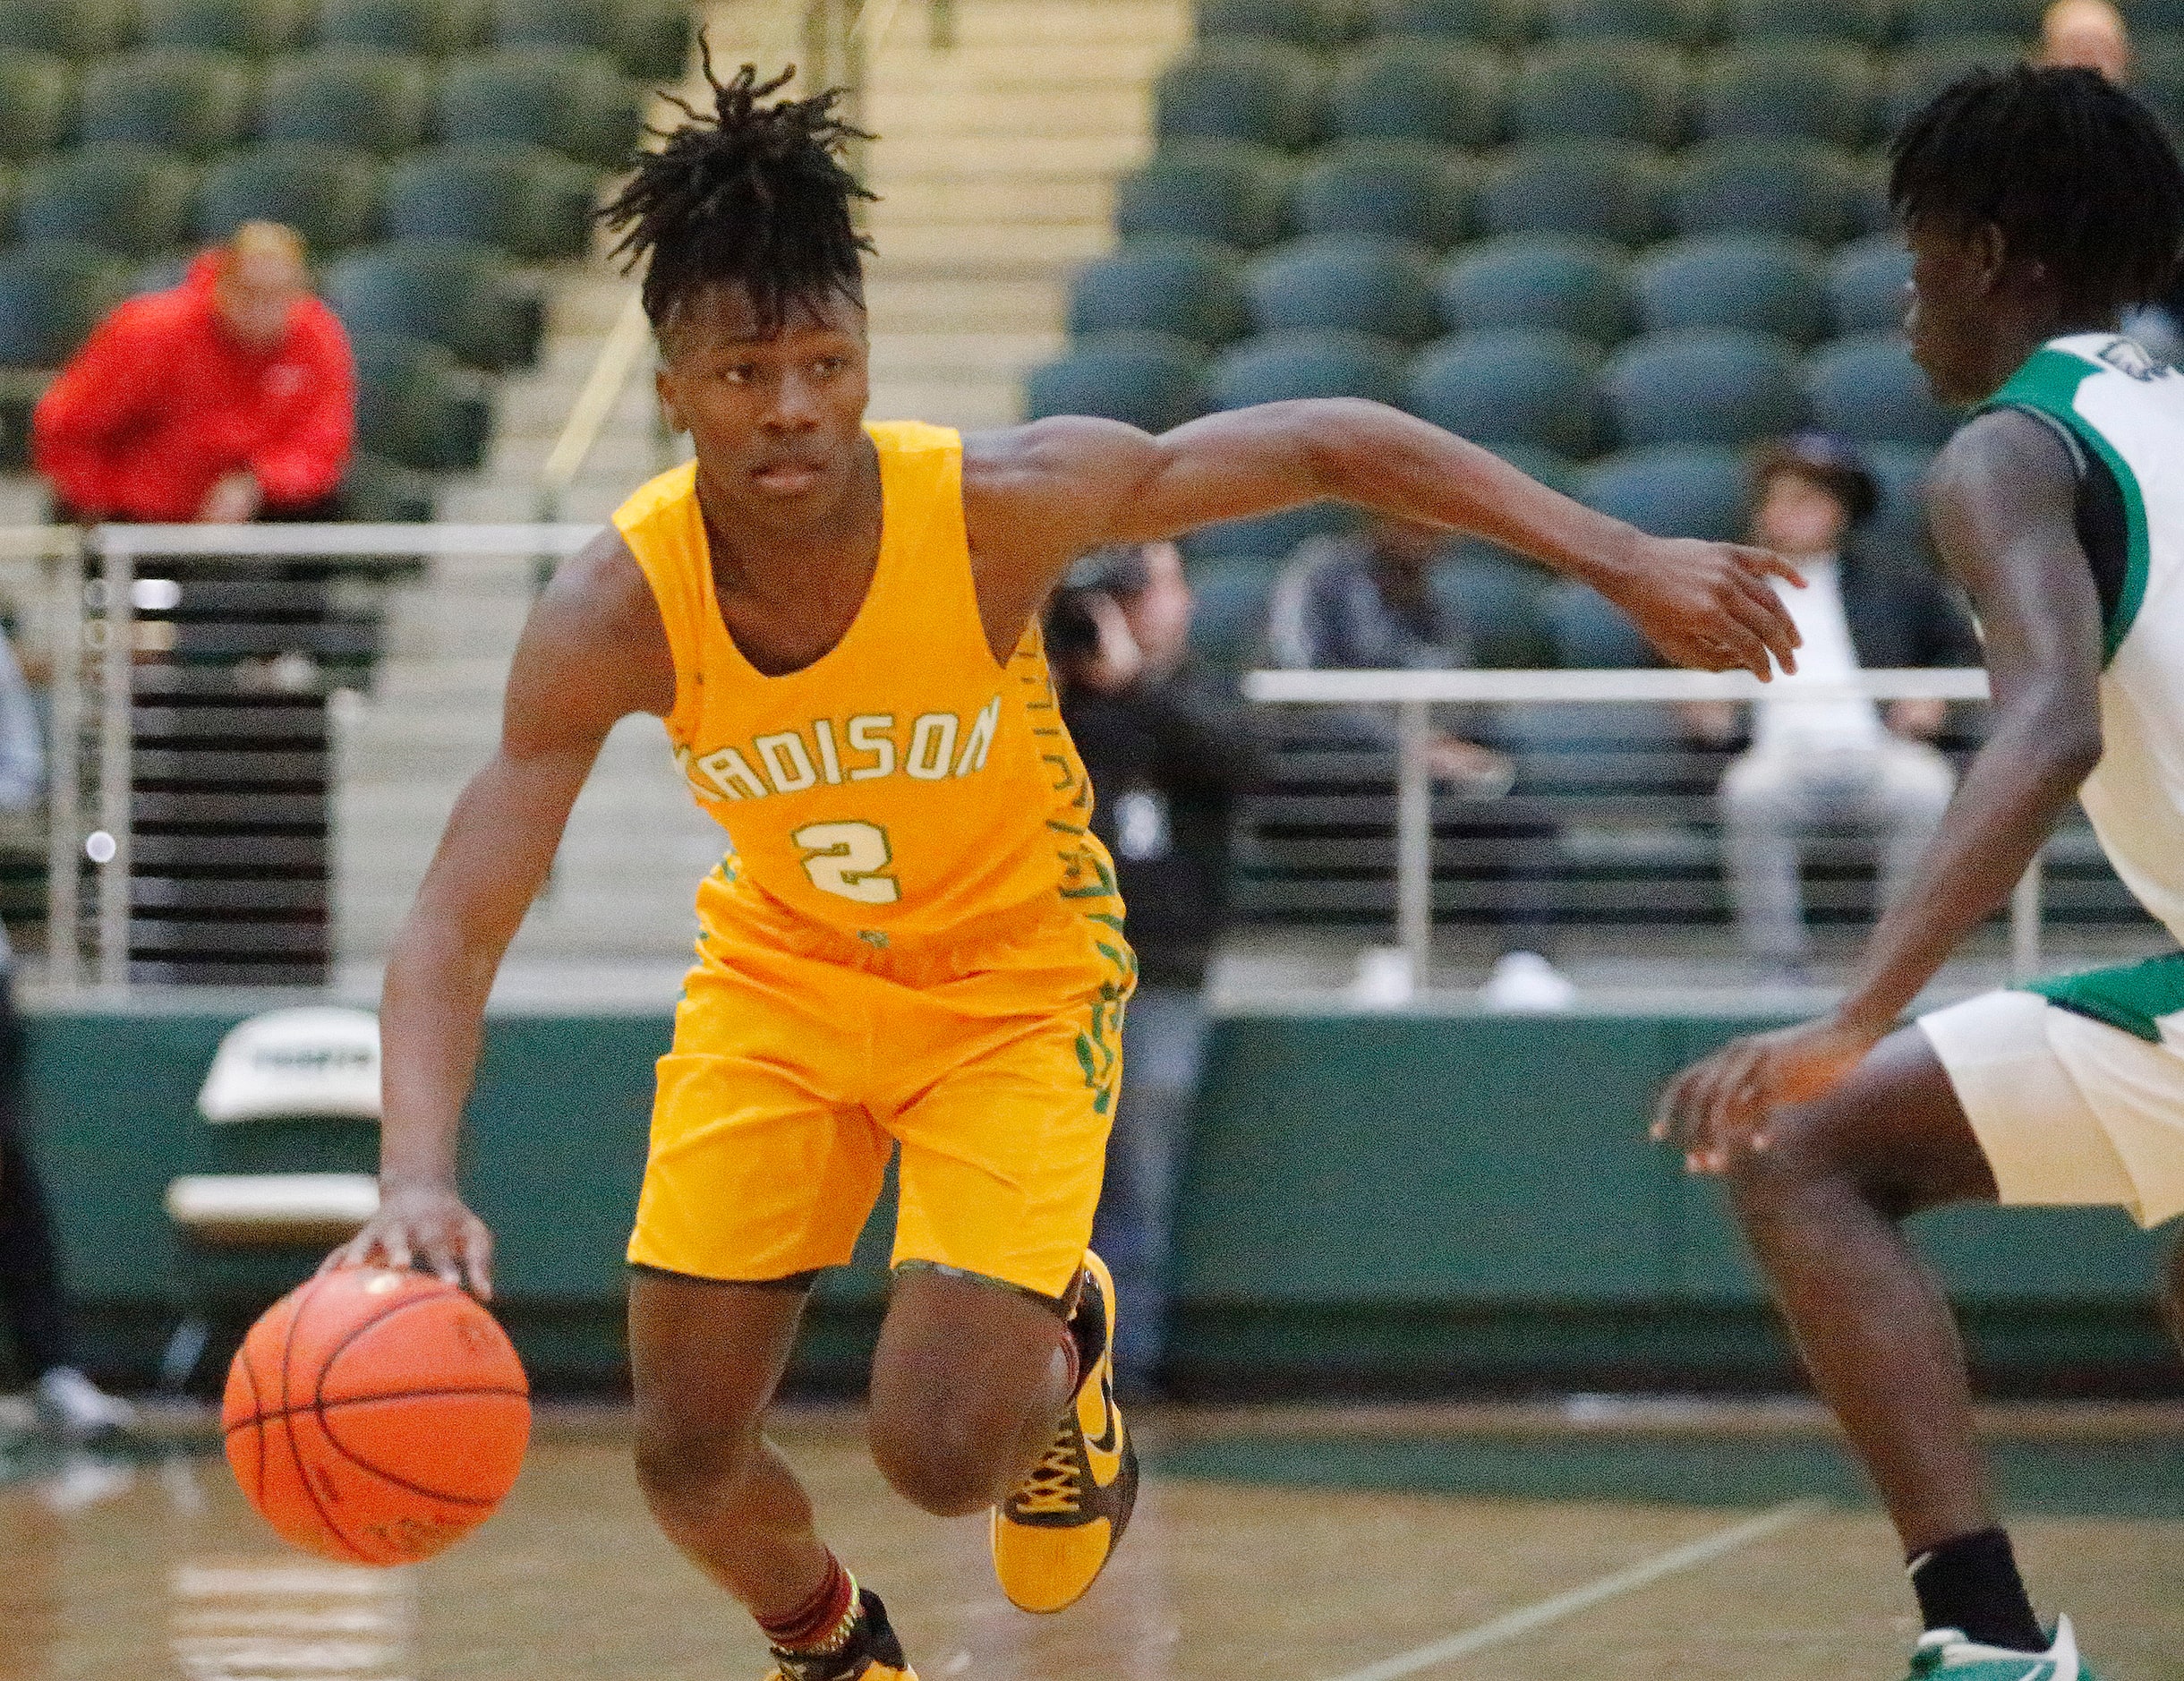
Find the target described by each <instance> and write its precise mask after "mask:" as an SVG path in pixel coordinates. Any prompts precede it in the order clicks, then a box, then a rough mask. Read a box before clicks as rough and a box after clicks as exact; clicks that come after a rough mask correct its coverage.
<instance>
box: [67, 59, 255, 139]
mask: <svg viewBox="0 0 2184 1681" xmlns="http://www.w3.org/2000/svg"><path fill="white" fill-rule="evenodd" d="M251 104H252V101H251V68H250V64H248V62H247V61H246V60H244V59H242V58H239V57H237V56H236V55H235V54H233V53H208V52H197V51H192V50H191V49H188V48H185V47H152V48H149V49H148V50H146V51H144V52H137V53H120V54H116V55H114V56H113V57H110V58H102V59H99V60H98V61H96V62H95V63H93V64H91V65H90V68H89V69H87V70H86V71H85V72H84V76H83V104H82V115H81V119H80V124H79V127H80V131H81V135H82V138H83V139H84V140H85V141H87V142H88V141H128V142H131V143H133V144H135V145H139V146H165V147H167V148H168V149H172V150H174V151H178V152H182V153H183V154H184V155H186V156H188V157H192V158H209V157H210V156H211V155H212V154H213V153H215V152H220V151H226V150H227V149H229V148H230V147H232V146H235V145H238V144H240V143H241V141H242V140H243V136H244V135H245V134H246V133H247V132H249V129H250V121H251Z"/></svg>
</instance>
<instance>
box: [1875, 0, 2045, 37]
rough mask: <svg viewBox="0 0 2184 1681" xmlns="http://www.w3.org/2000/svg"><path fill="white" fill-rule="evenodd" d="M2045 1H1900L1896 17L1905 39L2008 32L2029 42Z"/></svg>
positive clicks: (2038, 24) (2038, 26)
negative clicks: (1898, 14) (1899, 11)
mask: <svg viewBox="0 0 2184 1681" xmlns="http://www.w3.org/2000/svg"><path fill="white" fill-rule="evenodd" d="M2047 4H2048V0H1902V12H1901V16H1900V19H1899V26H1900V27H1901V29H1902V30H1903V33H1904V38H1905V39H1906V40H1909V41H1933V40H1944V39H1947V38H1949V37H1950V36H1963V35H1989V34H1992V35H2009V36H2014V37H2015V38H2017V39H2018V41H2019V42H2020V43H2030V42H2031V41H2032V40H2033V38H2035V37H2036V36H2037V35H2038V34H2039V33H2040V14H2041V13H2043V12H2044V11H2046V9H2047Z"/></svg>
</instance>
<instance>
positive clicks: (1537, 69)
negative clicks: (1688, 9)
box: [1509, 41, 1686, 146]
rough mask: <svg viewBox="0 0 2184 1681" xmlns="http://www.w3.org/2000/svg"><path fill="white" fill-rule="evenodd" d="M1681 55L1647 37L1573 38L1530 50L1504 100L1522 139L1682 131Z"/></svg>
mask: <svg viewBox="0 0 2184 1681" xmlns="http://www.w3.org/2000/svg"><path fill="white" fill-rule="evenodd" d="M1685 96H1686V89H1685V74H1684V61H1683V58H1682V56H1681V55H1678V54H1676V53H1675V52H1672V51H1670V50H1669V49H1668V48H1667V47H1658V46H1654V45H1652V44H1651V43H1650V42H1639V43H1631V42H1622V43H1615V42H1607V41H1571V42H1565V43H1563V44H1560V45H1557V46H1550V47H1540V48H1539V49H1537V50H1536V51H1534V52H1531V53H1530V54H1527V55H1525V58H1524V62H1523V66H1522V67H1521V68H1520V69H1519V70H1518V72H1517V77H1516V84H1515V87H1514V90H1512V92H1511V96H1510V100H1509V124H1510V128H1511V130H1512V131H1513V132H1514V134H1515V136H1516V138H1517V139H1519V140H1522V141H1555V140H1596V141H1649V142H1650V143H1651V144H1653V145H1656V146H1673V145H1674V144H1676V141H1678V140H1679V139H1681V138H1682V135H1683V132H1684V118H1685Z"/></svg>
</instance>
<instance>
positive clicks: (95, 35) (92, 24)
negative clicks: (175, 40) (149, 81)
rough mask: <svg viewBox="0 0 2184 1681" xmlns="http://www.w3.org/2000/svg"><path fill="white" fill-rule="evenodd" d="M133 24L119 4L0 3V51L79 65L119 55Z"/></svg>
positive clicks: (111, 0) (97, 0) (62, 0)
mask: <svg viewBox="0 0 2184 1681" xmlns="http://www.w3.org/2000/svg"><path fill="white" fill-rule="evenodd" d="M131 23H132V12H131V11H130V9H129V8H128V7H127V6H126V5H124V4H121V0H0V47H28V48H30V50H32V51H34V52H40V53H56V54H58V55H60V56H61V57H63V58H73V59H75V60H77V61H78V62H79V63H81V62H82V61H84V60H87V59H92V58H101V57H104V56H105V55H107V54H108V53H117V52H119V51H121V49H122V47H123V46H124V44H125V43H126V42H127V41H128V39H129V29H130V25H131Z"/></svg>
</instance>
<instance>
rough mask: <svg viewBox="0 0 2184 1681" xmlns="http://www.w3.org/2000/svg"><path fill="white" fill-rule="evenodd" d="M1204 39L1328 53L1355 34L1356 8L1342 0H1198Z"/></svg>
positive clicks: (1196, 7) (1197, 7)
mask: <svg viewBox="0 0 2184 1681" xmlns="http://www.w3.org/2000/svg"><path fill="white" fill-rule="evenodd" d="M1193 10H1194V11H1195V13H1197V17H1198V26H1199V36H1200V38H1204V39H1207V40H1217V39H1222V38H1234V37H1242V38H1247V39H1252V40H1263V41H1286V42H1288V43H1289V44H1290V45H1291V46H1292V47H1310V48H1311V49H1312V50H1314V51H1315V52H1327V51H1331V50H1332V49H1334V48H1335V47H1340V46H1341V45H1342V44H1343V43H1344V42H1345V41H1347V40H1349V39H1350V38H1351V37H1352V35H1354V34H1355V33H1356V24H1357V21H1358V19H1357V14H1356V10H1355V8H1354V7H1352V6H1350V5H1347V4H1344V3H1343V0H1199V4H1197V5H1196V6H1195V7H1194V8H1193Z"/></svg>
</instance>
